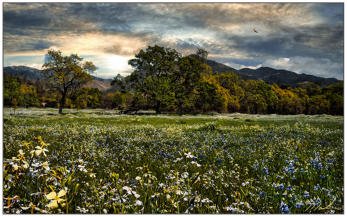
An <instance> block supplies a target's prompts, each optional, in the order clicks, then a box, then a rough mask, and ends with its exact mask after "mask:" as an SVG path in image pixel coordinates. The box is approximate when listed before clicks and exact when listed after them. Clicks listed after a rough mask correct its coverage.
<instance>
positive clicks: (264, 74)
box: [206, 60, 340, 86]
mask: <svg viewBox="0 0 347 217" xmlns="http://www.w3.org/2000/svg"><path fill="white" fill-rule="evenodd" d="M206 64H207V65H209V66H211V68H212V71H213V72H215V71H218V72H219V73H224V72H234V73H235V74H237V75H238V76H239V77H240V78H241V79H244V80H263V81H265V82H267V83H270V84H273V83H276V84H278V85H288V86H299V85H300V83H303V82H313V83H315V84H318V85H320V86H327V85H330V84H334V83H336V82H339V81H340V80H338V79H336V78H322V77H318V76H314V75H307V74H297V73H295V72H291V71H287V70H278V69H273V68H270V67H260V68H258V69H249V68H243V69H240V70H237V69H234V68H232V67H229V66H227V65H224V64H222V63H218V62H216V61H213V60H207V62H206Z"/></svg>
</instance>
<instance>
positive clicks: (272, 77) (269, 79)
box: [3, 60, 341, 92]
mask: <svg viewBox="0 0 347 217" xmlns="http://www.w3.org/2000/svg"><path fill="white" fill-rule="evenodd" d="M206 64H207V65H209V66H210V67H211V68H212V71H213V72H218V73H228V72H233V73H235V74H237V75H238V76H239V77H240V78H241V79H244V80H263V81H265V82H266V83H270V84H272V83H276V84H277V85H279V86H282V85H284V86H293V87H295V86H299V85H300V84H301V83H305V82H313V83H315V84H318V85H320V86H327V85H330V84H334V83H336V82H339V81H341V80H338V79H336V78H323V77H318V76H314V75H307V74H298V73H295V72H291V71H287V70H278V69H273V68H270V67H260V68H258V69H250V68H243V69H240V70H237V69H234V68H232V67H229V66H227V65H225V64H222V63H218V62H216V61H214V60H207V61H206ZM3 72H4V75H10V76H16V77H20V78H22V79H25V80H32V81H36V80H37V79H41V80H42V79H43V78H44V77H43V74H42V71H41V70H38V69H35V68H31V67H27V66H7V67H4V68H3ZM111 81H112V79H104V78H100V77H96V76H93V81H92V82H90V83H89V84H88V85H87V86H88V87H91V88H98V89H99V90H101V91H103V92H105V91H110V90H116V89H117V87H114V86H111Z"/></svg>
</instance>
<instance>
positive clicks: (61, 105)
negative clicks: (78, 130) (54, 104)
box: [59, 92, 66, 114]
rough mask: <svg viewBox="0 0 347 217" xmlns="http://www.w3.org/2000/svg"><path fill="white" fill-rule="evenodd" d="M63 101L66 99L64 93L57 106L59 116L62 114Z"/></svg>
mask: <svg viewBox="0 0 347 217" xmlns="http://www.w3.org/2000/svg"><path fill="white" fill-rule="evenodd" d="M65 99H66V92H63V94H62V97H61V100H60V105H59V114H63V108H64V105H65Z"/></svg>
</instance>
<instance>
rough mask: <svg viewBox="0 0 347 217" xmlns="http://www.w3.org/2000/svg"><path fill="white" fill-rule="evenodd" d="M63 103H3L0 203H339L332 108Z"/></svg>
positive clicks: (180, 207)
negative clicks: (194, 110) (216, 110)
mask: <svg viewBox="0 0 347 217" xmlns="http://www.w3.org/2000/svg"><path fill="white" fill-rule="evenodd" d="M64 112H65V113H66V114H64V115H58V114H57V110H56V109H18V110H17V111H16V115H11V113H12V111H11V110H10V109H7V108H5V109H4V130H3V131H4V141H3V142H4V189H3V191H4V212H5V213H17V212H18V213H40V212H49V213H281V212H287V211H289V212H290V213H332V212H334V213H343V211H344V210H343V199H344V195H343V117H341V116H328V115H315V116H305V115H295V116H291V115H247V114H223V115H214V116H209V115H195V116H192V115H183V116H177V115H158V116H157V115H152V114H150V115H118V111H104V110H100V109H98V110H80V111H76V110H69V109H66V110H64ZM26 142H29V143H30V144H28V143H26ZM47 143H49V144H50V145H48V146H46V145H45V144H47ZM24 144H27V145H24ZM35 147H37V148H35ZM40 148H46V149H47V150H48V151H47V152H46V156H44V155H43V154H42V153H40V154H39V155H38V153H39V151H37V153H35V152H32V151H33V150H39V149H40ZM20 150H21V152H20V153H21V154H20V153H19V151H20ZM13 157H14V158H13ZM45 162H47V163H45ZM26 163H27V164H26ZM47 165H49V169H47V167H46V166H47ZM282 186H283V188H282ZM130 188H131V189H130ZM62 189H63V190H64V191H65V192H66V194H65V195H64V196H62V197H61V199H63V200H59V203H57V205H58V206H57V207H55V206H53V207H52V204H54V200H52V199H49V198H50V196H48V197H47V195H49V193H50V192H52V191H54V192H56V193H58V192H60V191H61V193H62V192H64V191H62ZM16 196H18V197H16ZM47 205H48V206H47ZM34 206H35V207H34Z"/></svg>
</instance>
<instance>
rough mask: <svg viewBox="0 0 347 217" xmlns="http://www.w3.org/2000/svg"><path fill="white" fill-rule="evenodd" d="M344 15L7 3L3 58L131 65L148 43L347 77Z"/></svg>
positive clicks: (233, 6) (324, 8)
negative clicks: (54, 52) (111, 60)
mask: <svg viewBox="0 0 347 217" xmlns="http://www.w3.org/2000/svg"><path fill="white" fill-rule="evenodd" d="M343 17H344V12H343V3H336V4H326V3H323V4H322V3H145V4H140V3H4V7H3V27H4V29H3V31H4V34H3V39H4V41H3V43H4V44H3V45H4V55H5V56H33V55H41V56H42V55H44V53H46V52H47V49H49V48H52V47H55V48H57V49H61V50H63V51H64V52H65V53H66V54H70V53H78V54H80V55H84V56H87V55H90V56H97V55H99V56H103V55H117V56H121V57H124V58H128V59H129V58H130V57H131V56H133V55H134V54H135V53H137V52H138V51H139V49H144V48H146V47H147V46H148V45H154V44H159V45H161V46H165V47H171V48H175V49H177V50H178V51H179V52H181V53H182V54H183V55H188V54H191V53H194V52H195V50H196V48H197V47H199V48H203V49H205V50H207V51H208V52H209V57H210V58H212V59H214V60H220V61H222V62H224V63H228V64H235V65H233V66H234V68H237V67H242V66H251V67H255V66H258V65H260V64H261V65H264V66H265V65H266V64H270V65H272V66H276V65H278V67H283V68H285V69H292V68H293V67H294V63H297V64H298V65H300V66H302V67H308V65H307V64H305V63H304V62H303V61H307V62H309V63H311V64H315V65H320V62H322V61H323V62H324V61H325V62H328V63H329V64H331V65H332V66H333V67H331V68H330V69H329V68H326V69H325V70H326V72H324V73H325V74H326V73H331V75H334V76H338V77H342V76H343V55H344V53H343V44H344V37H343V35H344V27H343V26H344V23H343ZM254 28H255V29H256V30H257V32H258V33H255V32H254V31H253V29H254ZM280 58H289V59H290V61H289V62H288V63H285V62H280V61H279V59H280ZM276 61H277V62H276ZM295 61H296V62H295ZM285 64H287V65H285ZM102 67H104V66H102ZM121 68H124V67H121ZM296 69H297V68H296ZM300 71H302V72H305V73H316V74H317V75H318V73H320V72H318V71H319V70H318V69H317V70H315V71H313V70H311V69H310V68H309V67H308V68H302V69H300ZM322 73H323V72H322ZM336 73H339V74H338V75H337V74H336Z"/></svg>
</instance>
